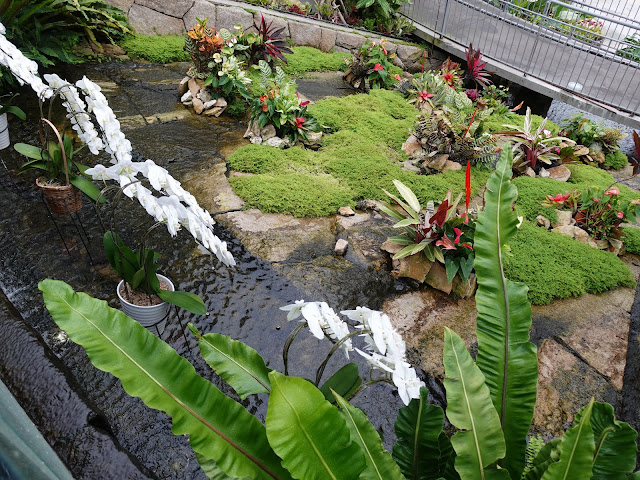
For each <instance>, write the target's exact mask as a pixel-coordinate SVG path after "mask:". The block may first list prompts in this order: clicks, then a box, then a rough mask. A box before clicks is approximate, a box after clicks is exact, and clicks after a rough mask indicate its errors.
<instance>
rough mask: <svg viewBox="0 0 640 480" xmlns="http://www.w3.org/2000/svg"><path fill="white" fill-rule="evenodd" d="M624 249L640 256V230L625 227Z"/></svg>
mask: <svg viewBox="0 0 640 480" xmlns="http://www.w3.org/2000/svg"><path fill="white" fill-rule="evenodd" d="M622 231H623V232H624V238H623V239H622V241H623V242H624V248H625V250H626V251H627V252H629V253H633V254H634V255H640V228H636V227H624V228H623V229H622Z"/></svg>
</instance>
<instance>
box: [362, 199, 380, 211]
mask: <svg viewBox="0 0 640 480" xmlns="http://www.w3.org/2000/svg"><path fill="white" fill-rule="evenodd" d="M356 208H357V209H358V210H364V211H368V210H373V211H378V210H380V207H379V205H378V201H377V200H369V199H365V200H360V201H358V203H356Z"/></svg>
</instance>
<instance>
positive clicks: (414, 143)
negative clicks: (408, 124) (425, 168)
mask: <svg viewBox="0 0 640 480" xmlns="http://www.w3.org/2000/svg"><path fill="white" fill-rule="evenodd" d="M402 151H403V152H404V153H406V154H407V155H408V156H410V157H414V158H415V156H416V154H417V153H422V144H421V143H420V140H418V139H417V137H416V136H415V135H413V134H411V135H410V136H409V138H407V141H406V142H404V143H403V144H402Z"/></svg>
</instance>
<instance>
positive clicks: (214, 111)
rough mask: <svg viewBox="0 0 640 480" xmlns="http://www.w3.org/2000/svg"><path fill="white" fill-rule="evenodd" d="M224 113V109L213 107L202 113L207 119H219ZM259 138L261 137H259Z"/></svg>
mask: <svg viewBox="0 0 640 480" xmlns="http://www.w3.org/2000/svg"><path fill="white" fill-rule="evenodd" d="M222 112H224V107H213V108H209V109H207V110H205V111H204V112H202V114H203V115H206V116H207V117H219V116H220V115H222ZM258 138H259V137H258Z"/></svg>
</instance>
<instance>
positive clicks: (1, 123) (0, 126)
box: [0, 113, 11, 150]
mask: <svg viewBox="0 0 640 480" xmlns="http://www.w3.org/2000/svg"><path fill="white" fill-rule="evenodd" d="M9 145H11V141H10V140H9V124H8V123H7V114H6V113H3V114H2V115H0V150H2V149H4V148H7V147H8V146H9Z"/></svg>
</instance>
